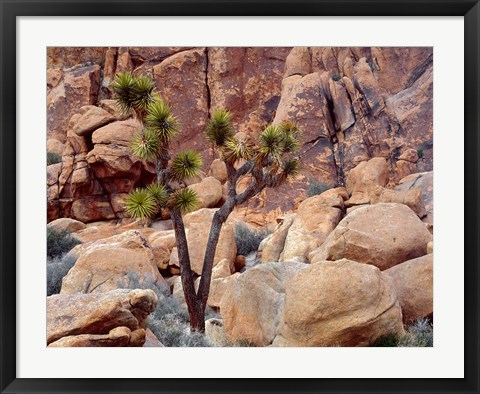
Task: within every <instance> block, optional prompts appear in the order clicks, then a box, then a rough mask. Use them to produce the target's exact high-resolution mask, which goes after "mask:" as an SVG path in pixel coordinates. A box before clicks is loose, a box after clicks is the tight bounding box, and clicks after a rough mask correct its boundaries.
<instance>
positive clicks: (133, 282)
mask: <svg viewBox="0 0 480 394" xmlns="http://www.w3.org/2000/svg"><path fill="white" fill-rule="evenodd" d="M117 286H118V288H119V289H150V290H153V291H154V292H155V294H156V295H157V297H158V299H159V300H160V299H161V298H165V297H167V296H168V295H170V287H169V286H168V285H167V284H165V285H162V284H159V283H157V282H155V281H154V278H151V277H140V275H139V274H138V273H137V272H135V271H128V272H126V273H125V274H124V275H123V276H122V277H121V278H119V279H118V280H117Z"/></svg>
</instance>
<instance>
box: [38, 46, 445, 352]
mask: <svg viewBox="0 0 480 394" xmlns="http://www.w3.org/2000/svg"><path fill="white" fill-rule="evenodd" d="M46 57H47V69H46V70H45V72H46V82H47V84H46V87H45V89H46V97H47V102H46V108H47V124H46V126H45V127H46V132H45V139H46V147H45V154H46V158H47V169H46V173H47V176H46V178H47V185H46V193H47V207H46V217H47V223H46V226H47V239H46V243H47V256H46V262H45V270H46V271H47V283H46V305H47V307H46V310H47V327H46V341H45V343H46V346H48V347H158V348H163V347H232V348H234V347H257V348H258V347H433V346H434V343H433V342H434V341H433V303H434V301H433V232H434V229H433V152H434V143H433V68H434V67H433V58H434V55H433V48H432V47H48V48H47V51H46ZM42 69H43V67H42ZM42 149H43V148H42ZM42 315H43V314H42ZM439 316H440V315H439ZM439 327H440V326H439ZM102 351H103V352H104V351H105V350H104V349H102ZM129 351H130V350H129ZM155 351H157V350H155ZM262 351H264V350H262ZM142 352H145V350H142Z"/></svg>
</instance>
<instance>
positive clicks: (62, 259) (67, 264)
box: [47, 253, 77, 296]
mask: <svg viewBox="0 0 480 394" xmlns="http://www.w3.org/2000/svg"><path fill="white" fill-rule="evenodd" d="M76 261H77V256H75V255H74V254H72V253H70V254H66V255H63V256H56V257H54V258H47V296H50V295H52V294H58V293H60V289H61V288H62V279H63V277H64V276H65V275H67V273H68V271H70V269H71V268H72V267H73V266H74V265H75V262H76Z"/></svg>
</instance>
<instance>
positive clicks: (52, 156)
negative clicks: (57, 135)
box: [47, 152, 62, 166]
mask: <svg viewBox="0 0 480 394" xmlns="http://www.w3.org/2000/svg"><path fill="white" fill-rule="evenodd" d="M61 161H62V156H60V155H57V154H56V153H53V152H47V166H49V165H51V164H57V163H61Z"/></svg>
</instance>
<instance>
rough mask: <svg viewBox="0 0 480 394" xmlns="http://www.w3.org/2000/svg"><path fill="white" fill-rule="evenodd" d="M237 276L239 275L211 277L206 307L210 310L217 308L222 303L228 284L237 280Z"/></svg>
mask: <svg viewBox="0 0 480 394" xmlns="http://www.w3.org/2000/svg"><path fill="white" fill-rule="evenodd" d="M239 276H240V273H238V272H236V273H234V274H233V275H230V276H226V277H220V278H219V277H217V278H215V279H214V278H213V277H212V281H211V283H210V291H209V293H208V300H207V305H208V306H210V307H212V308H219V307H220V305H221V303H222V299H223V296H224V295H225V291H226V290H227V289H228V287H229V286H230V283H231V282H234V281H235V280H237V279H238V277H239ZM199 284H200V283H199Z"/></svg>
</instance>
